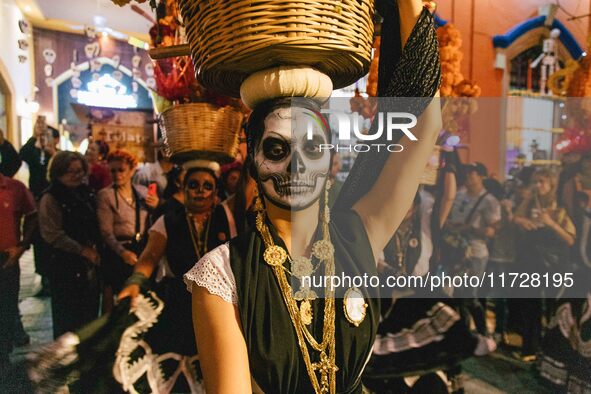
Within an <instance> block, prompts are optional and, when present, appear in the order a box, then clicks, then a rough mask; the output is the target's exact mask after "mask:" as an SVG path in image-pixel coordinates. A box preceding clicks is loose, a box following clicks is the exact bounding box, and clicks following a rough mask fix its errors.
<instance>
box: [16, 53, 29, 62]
mask: <svg viewBox="0 0 591 394" xmlns="http://www.w3.org/2000/svg"><path fill="white" fill-rule="evenodd" d="M18 61H19V63H24V62H26V61H27V57H26V56H25V55H18Z"/></svg>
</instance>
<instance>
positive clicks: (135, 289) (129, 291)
mask: <svg viewBox="0 0 591 394" xmlns="http://www.w3.org/2000/svg"><path fill="white" fill-rule="evenodd" d="M138 294H140V287H139V285H135V284H134V285H129V286H127V287H125V288H124V289H123V290H121V292H120V293H119V295H118V296H117V301H121V300H122V299H124V298H126V297H129V298H131V306H132V307H133V306H135V303H136V302H137V301H136V297H137V296H138Z"/></svg>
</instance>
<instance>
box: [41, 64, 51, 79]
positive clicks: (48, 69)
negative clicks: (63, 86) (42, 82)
mask: <svg viewBox="0 0 591 394" xmlns="http://www.w3.org/2000/svg"><path fill="white" fill-rule="evenodd" d="M43 72H44V73H45V76H46V77H51V74H53V66H52V65H51V64H46V65H45V67H43Z"/></svg>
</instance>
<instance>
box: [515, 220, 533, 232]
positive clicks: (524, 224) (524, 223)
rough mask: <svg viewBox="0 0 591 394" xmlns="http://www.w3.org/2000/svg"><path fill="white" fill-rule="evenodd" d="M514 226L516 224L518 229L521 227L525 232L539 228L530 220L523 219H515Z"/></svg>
mask: <svg viewBox="0 0 591 394" xmlns="http://www.w3.org/2000/svg"><path fill="white" fill-rule="evenodd" d="M515 224H517V225H518V226H519V227H521V228H522V229H524V230H525V231H534V230H537V229H538V228H539V226H538V225H537V224H535V223H534V222H532V221H531V220H529V219H526V218H524V217H519V218H515Z"/></svg>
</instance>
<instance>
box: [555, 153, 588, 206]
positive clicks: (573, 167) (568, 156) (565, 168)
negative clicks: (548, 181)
mask: <svg viewBox="0 0 591 394" xmlns="http://www.w3.org/2000/svg"><path fill="white" fill-rule="evenodd" d="M581 157H582V154H581V153H580V152H566V153H564V154H563V155H562V156H561V157H560V173H559V174H558V183H557V185H556V195H557V196H558V199H559V200H558V204H559V205H561V206H565V205H566V204H567V203H566V202H565V201H564V198H565V197H569V196H565V194H564V186H565V185H566V184H567V183H569V181H571V180H572V179H573V178H574V177H575V175H577V173H578V172H579V169H580V161H581Z"/></svg>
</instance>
